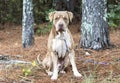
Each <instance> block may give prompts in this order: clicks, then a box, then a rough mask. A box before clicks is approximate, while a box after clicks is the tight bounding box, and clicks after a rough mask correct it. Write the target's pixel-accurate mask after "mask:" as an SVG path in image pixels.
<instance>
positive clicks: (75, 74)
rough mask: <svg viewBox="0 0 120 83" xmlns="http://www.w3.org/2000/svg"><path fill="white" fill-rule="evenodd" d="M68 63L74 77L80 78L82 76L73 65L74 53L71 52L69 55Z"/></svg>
mask: <svg viewBox="0 0 120 83" xmlns="http://www.w3.org/2000/svg"><path fill="white" fill-rule="evenodd" d="M69 58H70V63H71V65H72V71H73V73H74V76H75V77H81V76H82V75H81V74H80V73H79V72H78V70H77V67H76V64H75V53H74V51H73V50H71V52H70V53H69Z"/></svg>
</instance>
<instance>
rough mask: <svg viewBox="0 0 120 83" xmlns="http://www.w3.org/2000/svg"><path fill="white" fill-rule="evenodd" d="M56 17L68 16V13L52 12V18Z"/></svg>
mask: <svg viewBox="0 0 120 83" xmlns="http://www.w3.org/2000/svg"><path fill="white" fill-rule="evenodd" d="M56 17H63V18H64V17H66V18H68V14H67V12H63V11H58V12H56V13H55V14H54V18H56Z"/></svg>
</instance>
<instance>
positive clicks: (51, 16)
mask: <svg viewBox="0 0 120 83" xmlns="http://www.w3.org/2000/svg"><path fill="white" fill-rule="evenodd" d="M55 12H56V11H54V12H50V13H49V20H50V22H52V21H53V17H54V14H55Z"/></svg>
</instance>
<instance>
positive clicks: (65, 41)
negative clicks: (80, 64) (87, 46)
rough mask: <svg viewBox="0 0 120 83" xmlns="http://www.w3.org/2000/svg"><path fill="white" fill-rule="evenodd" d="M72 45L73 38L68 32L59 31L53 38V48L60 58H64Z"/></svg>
mask: <svg viewBox="0 0 120 83" xmlns="http://www.w3.org/2000/svg"><path fill="white" fill-rule="evenodd" d="M70 47H71V39H70V35H69V33H68V32H62V33H58V35H56V37H55V38H54V39H53V44H52V49H53V51H55V52H56V53H57V54H58V57H59V58H61V57H62V58H63V57H64V56H65V54H66V52H69V48H70Z"/></svg>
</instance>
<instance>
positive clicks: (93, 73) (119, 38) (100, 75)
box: [0, 24, 120, 83]
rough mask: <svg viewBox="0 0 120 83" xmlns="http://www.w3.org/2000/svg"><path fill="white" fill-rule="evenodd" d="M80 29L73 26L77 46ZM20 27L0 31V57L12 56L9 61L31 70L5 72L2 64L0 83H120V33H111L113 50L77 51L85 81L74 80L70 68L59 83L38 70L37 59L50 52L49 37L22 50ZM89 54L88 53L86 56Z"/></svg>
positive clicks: (42, 37) (71, 27)
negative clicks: (17, 61) (48, 46)
mask: <svg viewBox="0 0 120 83" xmlns="http://www.w3.org/2000/svg"><path fill="white" fill-rule="evenodd" d="M79 27H80V26H79V25H76V24H75V25H74V24H71V25H70V31H71V32H72V35H73V38H74V41H75V45H76V46H77V45H78V44H79V39H80V32H79V30H78V29H79ZM21 33H22V28H21V26H14V25H6V26H5V29H3V30H0V56H9V58H10V59H14V60H16V59H17V60H22V61H26V62H31V63H33V65H32V66H26V65H24V64H21V65H19V66H17V67H15V65H17V64H14V65H12V67H11V66H10V65H7V66H5V65H4V68H3V64H2V63H0V83H120V30H111V31H110V40H111V43H112V44H114V46H113V47H111V48H109V49H105V50H99V51H95V50H86V49H83V48H76V49H75V53H76V56H75V57H76V63H77V68H78V70H79V72H80V73H81V74H82V75H83V78H82V79H80V78H75V77H74V76H73V73H72V69H71V66H70V67H68V68H67V72H66V74H59V78H58V80H57V81H51V79H50V77H49V76H48V75H47V74H46V73H45V72H44V70H43V69H41V67H39V66H35V61H36V58H37V56H38V55H40V57H41V59H43V57H45V54H46V52H47V39H48V34H46V35H41V36H37V35H35V44H34V46H32V47H30V48H27V49H23V48H22V44H21V43H22V40H21V35H22V34H21ZM87 53H89V54H90V55H89V54H88V55H87Z"/></svg>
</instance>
